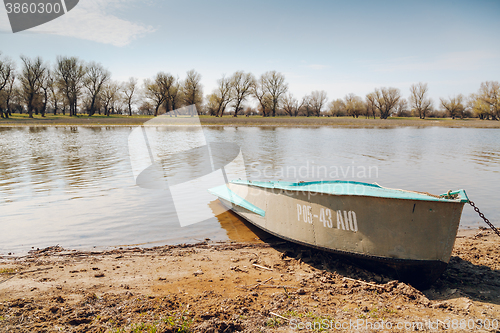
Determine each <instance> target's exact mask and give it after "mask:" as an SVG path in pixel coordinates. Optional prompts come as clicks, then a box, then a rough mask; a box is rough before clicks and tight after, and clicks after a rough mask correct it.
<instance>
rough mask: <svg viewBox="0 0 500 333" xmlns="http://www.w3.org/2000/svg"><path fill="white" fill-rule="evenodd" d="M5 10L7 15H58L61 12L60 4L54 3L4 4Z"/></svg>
mask: <svg viewBox="0 0 500 333" xmlns="http://www.w3.org/2000/svg"><path fill="white" fill-rule="evenodd" d="M5 8H6V9H7V14H10V13H14V14H20V13H22V14H28V13H30V14H35V13H38V14H52V13H55V14H59V13H60V12H61V4H60V3H58V2H56V3H53V4H52V3H50V2H49V3H20V2H14V3H10V2H8V3H6V4H5Z"/></svg>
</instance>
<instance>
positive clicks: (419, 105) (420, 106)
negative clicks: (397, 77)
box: [410, 82, 432, 119]
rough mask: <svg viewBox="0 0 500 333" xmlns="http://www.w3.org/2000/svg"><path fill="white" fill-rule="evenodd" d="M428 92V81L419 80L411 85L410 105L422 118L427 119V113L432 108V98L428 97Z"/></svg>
mask: <svg viewBox="0 0 500 333" xmlns="http://www.w3.org/2000/svg"><path fill="white" fill-rule="evenodd" d="M427 92H428V88H427V83H422V82H419V83H418V84H412V85H411V87H410V105H411V107H412V108H413V110H414V111H415V112H416V113H418V116H419V117H420V119H425V116H426V115H427V113H428V112H429V111H431V109H432V100H431V99H430V98H427Z"/></svg>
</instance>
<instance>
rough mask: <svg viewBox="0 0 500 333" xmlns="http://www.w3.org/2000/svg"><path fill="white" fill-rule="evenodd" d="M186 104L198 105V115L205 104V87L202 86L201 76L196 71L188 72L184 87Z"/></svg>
mask: <svg viewBox="0 0 500 333" xmlns="http://www.w3.org/2000/svg"><path fill="white" fill-rule="evenodd" d="M183 93H184V103H185V104H186V105H187V106H189V105H193V104H194V105H196V109H197V110H198V114H200V112H201V103H203V86H202V84H201V75H200V74H199V73H197V72H196V71H195V70H194V69H192V70H190V71H188V72H187V76H186V80H185V81H184V85H183Z"/></svg>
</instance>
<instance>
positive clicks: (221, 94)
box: [209, 75, 233, 117]
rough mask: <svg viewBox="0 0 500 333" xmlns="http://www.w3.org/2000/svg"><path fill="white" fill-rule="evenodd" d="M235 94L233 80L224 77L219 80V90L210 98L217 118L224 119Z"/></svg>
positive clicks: (216, 89)
mask: <svg viewBox="0 0 500 333" xmlns="http://www.w3.org/2000/svg"><path fill="white" fill-rule="evenodd" d="M232 93H233V82H232V79H231V78H228V77H226V76H225V75H222V77H221V78H220V79H219V80H217V88H215V90H214V92H213V93H212V94H211V95H210V96H209V98H210V99H211V101H209V102H210V103H212V104H213V108H214V114H215V116H216V117H222V116H223V115H224V112H225V111H226V108H227V106H228V104H229V103H230V102H231V100H232V97H233V95H232Z"/></svg>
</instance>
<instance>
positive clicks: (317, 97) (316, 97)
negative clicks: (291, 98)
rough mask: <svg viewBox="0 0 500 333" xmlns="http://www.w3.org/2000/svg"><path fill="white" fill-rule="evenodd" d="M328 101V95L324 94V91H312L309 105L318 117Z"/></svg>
mask: <svg viewBox="0 0 500 333" xmlns="http://www.w3.org/2000/svg"><path fill="white" fill-rule="evenodd" d="M326 101H328V97H327V96H326V91H324V90H321V91H318V90H316V91H313V92H312V93H311V96H310V98H309V105H310V106H311V109H312V112H313V113H314V114H315V115H316V117H319V116H320V115H321V110H322V109H323V107H324V106H325V104H326Z"/></svg>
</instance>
